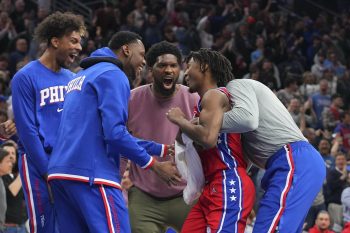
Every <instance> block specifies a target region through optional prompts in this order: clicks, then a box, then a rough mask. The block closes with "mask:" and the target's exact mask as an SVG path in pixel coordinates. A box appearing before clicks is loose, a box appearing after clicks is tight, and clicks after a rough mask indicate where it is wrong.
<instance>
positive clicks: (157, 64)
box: [128, 41, 199, 233]
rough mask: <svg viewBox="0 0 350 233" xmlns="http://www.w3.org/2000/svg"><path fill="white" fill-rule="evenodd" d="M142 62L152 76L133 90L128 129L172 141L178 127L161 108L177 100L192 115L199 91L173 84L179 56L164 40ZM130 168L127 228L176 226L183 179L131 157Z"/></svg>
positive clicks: (137, 231)
mask: <svg viewBox="0 0 350 233" xmlns="http://www.w3.org/2000/svg"><path fill="white" fill-rule="evenodd" d="M146 62H147V66H148V67H147V68H148V69H149V70H150V72H151V75H152V76H153V80H154V81H153V83H151V84H147V85H144V86H141V87H139V88H136V89H134V90H132V91H131V96H130V100H129V119H128V130H129V131H131V132H132V134H133V135H134V136H136V137H140V138H143V139H146V140H153V141H157V142H160V143H164V144H172V143H173V142H174V141H175V138H176V135H177V133H178V130H179V128H178V126H176V125H174V124H172V123H171V122H170V121H168V120H167V119H166V118H165V117H164V116H165V113H167V112H168V110H169V109H170V108H171V107H173V106H178V107H180V108H181V109H182V111H183V112H184V113H185V114H186V117H187V118H191V116H192V112H193V108H194V106H196V104H197V102H198V99H199V97H198V95H197V94H191V93H190V92H189V91H188V88H187V87H185V86H183V85H180V84H176V83H177V80H178V78H179V74H180V66H181V62H182V59H181V52H180V50H179V49H178V48H177V47H176V46H175V45H173V44H171V43H169V42H165V41H163V42H160V43H157V44H154V45H153V46H152V47H151V48H150V49H149V51H148V52H147V54H146ZM140 106H147V108H142V109H140ZM169 159H171V158H168V159H167V158H159V159H158V160H161V161H165V160H169ZM129 174H130V179H131V182H132V183H133V185H134V186H133V187H131V188H130V189H129V191H128V197H129V198H128V204H129V217H130V224H131V231H132V232H133V233H148V232H159V233H164V232H166V229H167V228H168V227H173V228H174V229H175V230H176V231H178V232H180V230H181V228H182V225H183V223H184V221H185V219H186V217H187V214H188V212H189V210H190V208H191V207H190V206H187V205H186V204H185V202H184V200H183V197H182V190H183V189H184V187H185V184H184V183H181V184H180V185H177V186H174V185H169V184H166V183H165V182H163V181H162V180H161V179H160V178H159V177H158V176H157V175H156V174H155V173H154V172H153V171H150V170H143V169H141V168H139V167H137V166H136V164H135V163H131V165H130V169H129ZM169 209H171V211H169ZM153 213H154V214H153Z"/></svg>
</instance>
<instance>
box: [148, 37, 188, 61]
mask: <svg viewBox="0 0 350 233" xmlns="http://www.w3.org/2000/svg"><path fill="white" fill-rule="evenodd" d="M164 54H172V55H174V56H175V57H176V58H177V63H178V64H181V61H182V56H181V52H180V49H179V48H178V47H176V46H175V45H174V44H172V43H169V42H167V41H162V42H159V43H156V44H154V45H152V47H151V48H150V49H149V50H148V52H147V53H146V62H147V65H148V66H149V67H152V66H154V64H155V63H156V62H157V58H158V57H159V56H161V55H164Z"/></svg>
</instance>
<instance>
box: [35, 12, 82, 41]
mask: <svg viewBox="0 0 350 233" xmlns="http://www.w3.org/2000/svg"><path fill="white" fill-rule="evenodd" d="M73 31H77V32H79V33H80V35H81V36H83V35H84V34H85V31H86V28H85V25H84V19H83V17H82V16H80V15H75V14H73V13H71V12H65V13H62V12H55V13H53V14H51V15H49V16H48V17H46V18H45V19H44V20H43V21H42V22H41V23H40V24H39V25H38V26H37V28H36V29H35V32H34V38H35V39H36V40H37V41H39V42H40V43H41V42H47V45H48V46H50V41H51V39H52V38H53V37H57V38H62V37H63V36H65V35H67V34H69V33H71V32H73Z"/></svg>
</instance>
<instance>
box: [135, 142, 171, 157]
mask: <svg viewBox="0 0 350 233" xmlns="http://www.w3.org/2000/svg"><path fill="white" fill-rule="evenodd" d="M135 140H136V142H137V144H138V145H139V146H141V147H142V148H144V149H145V150H146V151H147V153H148V154H150V155H157V156H159V157H165V156H166V155H167V154H168V149H169V147H168V145H164V144H160V143H156V142H154V141H146V140H141V139H138V138H135Z"/></svg>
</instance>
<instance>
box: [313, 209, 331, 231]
mask: <svg viewBox="0 0 350 233" xmlns="http://www.w3.org/2000/svg"><path fill="white" fill-rule="evenodd" d="M330 226H331V217H330V214H329V213H328V212H327V211H325V210H322V211H320V212H319V213H318V215H317V218H316V221H315V225H314V226H313V227H312V228H311V229H309V231H308V232H309V233H335V232H334V231H332V230H329V228H330Z"/></svg>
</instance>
